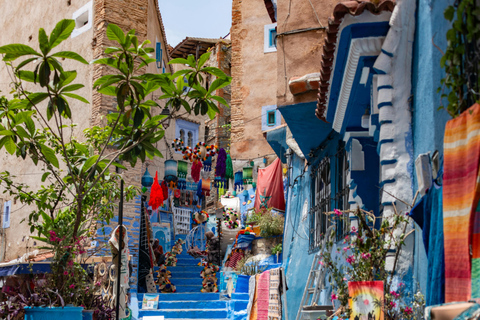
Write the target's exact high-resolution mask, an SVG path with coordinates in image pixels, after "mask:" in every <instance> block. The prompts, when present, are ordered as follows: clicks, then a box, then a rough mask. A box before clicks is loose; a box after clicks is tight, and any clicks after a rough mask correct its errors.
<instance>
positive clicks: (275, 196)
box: [255, 158, 285, 211]
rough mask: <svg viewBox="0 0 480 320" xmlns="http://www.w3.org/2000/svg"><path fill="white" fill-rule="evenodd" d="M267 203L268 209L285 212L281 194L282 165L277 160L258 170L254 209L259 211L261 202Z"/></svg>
mask: <svg viewBox="0 0 480 320" xmlns="http://www.w3.org/2000/svg"><path fill="white" fill-rule="evenodd" d="M265 197H267V198H268V197H270V199H269V200H268V201H267V204H268V207H269V208H275V209H278V210H282V211H285V194H284V192H283V178H282V163H281V162H280V159H279V158H277V160H275V161H274V162H273V163H272V164H271V165H269V166H268V167H266V168H260V169H258V179H257V190H256V193H255V209H256V210H259V209H260V205H261V204H262V200H264V198H265Z"/></svg>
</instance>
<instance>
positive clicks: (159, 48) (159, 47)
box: [155, 42, 165, 73]
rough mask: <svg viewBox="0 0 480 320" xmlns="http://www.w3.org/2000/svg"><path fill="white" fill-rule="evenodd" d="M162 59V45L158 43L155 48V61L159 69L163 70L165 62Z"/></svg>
mask: <svg viewBox="0 0 480 320" xmlns="http://www.w3.org/2000/svg"><path fill="white" fill-rule="evenodd" d="M162 58H163V50H162V43H161V42H157V44H156V46H155V60H156V64H157V69H160V68H162V62H163V61H162ZM163 66H164V65H163ZM163 73H165V72H163Z"/></svg>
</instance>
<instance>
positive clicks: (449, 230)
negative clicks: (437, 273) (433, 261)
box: [443, 104, 480, 302]
mask: <svg viewBox="0 0 480 320" xmlns="http://www.w3.org/2000/svg"><path fill="white" fill-rule="evenodd" d="M479 133H480V105H478V104H475V105H473V106H472V107H471V108H469V109H468V110H466V111H465V112H463V113H462V114H461V115H460V116H458V117H457V118H455V119H452V120H450V121H448V122H447V124H446V128H445V138H444V153H445V155H444V180H443V185H444V189H443V215H444V218H443V225H444V229H445V230H444V231H445V301H446V302H451V301H467V300H469V299H470V298H480V219H479V218H478V216H479V214H476V213H475V208H476V207H477V204H478V199H479V191H480V189H479V183H478V180H477V179H478V164H479V162H480V134H479ZM475 222H478V224H477V225H478V226H477V225H474V223H475ZM470 246H471V250H472V254H473V257H472V258H473V260H472V261H471V260H470V259H471V257H470ZM472 277H473V279H472ZM472 287H473V289H474V290H473V294H472Z"/></svg>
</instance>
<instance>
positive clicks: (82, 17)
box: [72, 1, 93, 38]
mask: <svg viewBox="0 0 480 320" xmlns="http://www.w3.org/2000/svg"><path fill="white" fill-rule="evenodd" d="M92 12H93V7H92V1H90V2H89V3H87V4H86V5H84V6H83V7H81V8H80V9H78V10H77V11H75V12H74V13H73V15H72V19H73V20H75V29H73V31H72V38H75V37H76V36H78V35H80V34H82V33H84V32H85V31H87V30H89V29H90V28H91V27H92V24H93V14H92Z"/></svg>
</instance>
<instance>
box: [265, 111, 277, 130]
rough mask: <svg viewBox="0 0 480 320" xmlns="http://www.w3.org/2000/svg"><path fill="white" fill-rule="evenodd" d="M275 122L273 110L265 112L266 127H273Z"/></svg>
mask: <svg viewBox="0 0 480 320" xmlns="http://www.w3.org/2000/svg"><path fill="white" fill-rule="evenodd" d="M275 123H276V121H275V110H273V111H268V112H267V126H274V125H275Z"/></svg>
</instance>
